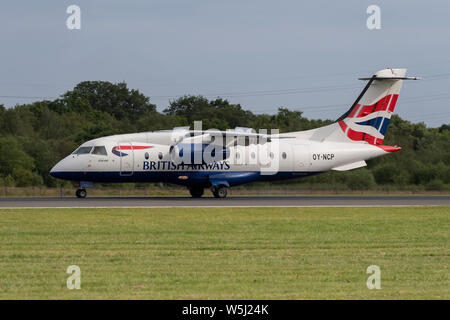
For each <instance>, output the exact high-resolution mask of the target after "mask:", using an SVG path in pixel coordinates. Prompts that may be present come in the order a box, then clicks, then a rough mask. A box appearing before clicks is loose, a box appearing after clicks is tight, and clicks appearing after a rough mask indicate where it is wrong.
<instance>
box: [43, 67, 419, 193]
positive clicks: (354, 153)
mask: <svg viewBox="0 0 450 320" xmlns="http://www.w3.org/2000/svg"><path fill="white" fill-rule="evenodd" d="M417 79H418V78H417V77H406V69H391V68H387V69H383V70H380V71H378V72H376V73H375V74H374V75H372V76H371V77H369V78H360V80H365V81H368V82H367V84H366V86H365V87H364V89H363V90H362V92H361V93H360V95H359V96H358V98H357V99H356V100H355V102H354V103H353V104H352V106H351V107H350V108H349V109H348V111H347V112H345V113H344V114H343V115H342V116H341V117H339V118H338V119H337V120H336V121H335V122H334V123H332V124H330V125H326V126H323V127H320V128H316V129H312V130H306V131H299V132H289V133H278V132H276V130H272V131H271V133H270V134H269V133H267V132H261V131H260V133H256V132H255V130H253V129H251V128H240V127H238V128H235V129H233V130H226V131H219V130H214V129H211V130H203V129H202V128H201V126H199V125H198V123H197V122H196V123H195V125H194V130H189V128H190V127H179V128H174V129H172V130H162V131H154V132H142V133H132V134H122V135H113V136H107V137H102V138H98V139H94V140H90V141H87V142H85V143H83V144H82V145H81V146H80V147H78V148H77V149H76V150H75V151H74V152H73V153H72V154H70V155H68V156H67V157H65V158H64V159H62V160H61V161H59V162H58V163H57V164H56V165H55V166H54V167H53V168H52V169H51V171H50V174H51V175H52V176H53V177H55V178H58V179H65V180H71V181H76V182H79V188H78V189H77V191H76V196H77V197H78V198H85V197H86V195H87V191H86V189H87V188H92V187H93V184H94V183H109V182H166V183H172V184H177V185H181V186H185V187H187V188H188V189H189V192H190V194H191V196H192V197H193V198H199V197H201V196H203V194H204V190H205V189H206V188H210V189H211V191H212V194H213V195H214V197H216V198H225V197H226V196H227V190H228V188H230V187H233V186H237V185H242V184H245V183H249V182H257V181H274V180H283V179H295V178H301V177H307V176H311V175H315V174H319V173H323V172H327V171H330V170H336V171H346V170H352V169H356V168H360V167H363V166H366V165H367V164H366V161H367V160H370V159H373V158H376V157H379V156H383V155H386V154H389V153H392V152H396V151H399V150H401V147H397V146H386V145H383V139H384V137H385V135H386V131H387V128H388V125H389V121H390V118H391V115H392V113H393V112H394V108H395V105H396V103H397V99H398V95H399V93H400V89H401V87H402V83H403V80H417Z"/></svg>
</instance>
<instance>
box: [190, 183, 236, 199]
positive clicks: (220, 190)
mask: <svg viewBox="0 0 450 320" xmlns="http://www.w3.org/2000/svg"><path fill="white" fill-rule="evenodd" d="M211 191H212V194H213V195H214V198H225V197H226V196H227V187H225V186H218V187H212V188H211ZM189 193H190V194H191V196H192V198H201V197H202V196H203V193H204V188H202V187H190V188H189Z"/></svg>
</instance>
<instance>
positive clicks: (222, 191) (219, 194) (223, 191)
mask: <svg viewBox="0 0 450 320" xmlns="http://www.w3.org/2000/svg"><path fill="white" fill-rule="evenodd" d="M211 191H212V193H213V195H214V198H225V197H226V196H227V193H228V192H227V187H224V186H218V187H212V188H211Z"/></svg>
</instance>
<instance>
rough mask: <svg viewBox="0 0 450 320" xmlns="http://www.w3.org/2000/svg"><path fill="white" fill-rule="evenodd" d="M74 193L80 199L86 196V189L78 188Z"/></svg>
mask: <svg viewBox="0 0 450 320" xmlns="http://www.w3.org/2000/svg"><path fill="white" fill-rule="evenodd" d="M75 195H76V196H77V198H80V199H84V198H86V195H87V192H86V189H78V190H77V191H76V192H75Z"/></svg>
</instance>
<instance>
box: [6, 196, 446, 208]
mask: <svg viewBox="0 0 450 320" xmlns="http://www.w3.org/2000/svg"><path fill="white" fill-rule="evenodd" d="M442 205H444V206H450V195H449V196H447V195H442V196H440V195H438V196H431V195H405V196H403V195H402V196H398V195H395V196H388V195H386V196H379V195H377V196H353V195H350V196H348V195H341V196H264V197H262V196H254V197H229V198H226V199H215V198H200V199H192V198H188V197H147V198H146V197H119V198H113V197H92V198H89V197H88V198H86V199H77V198H2V199H0V208H3V209H5V208H140V207H142V208H163V207H167V208H170V207H360V206H363V207H380V206H442Z"/></svg>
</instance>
